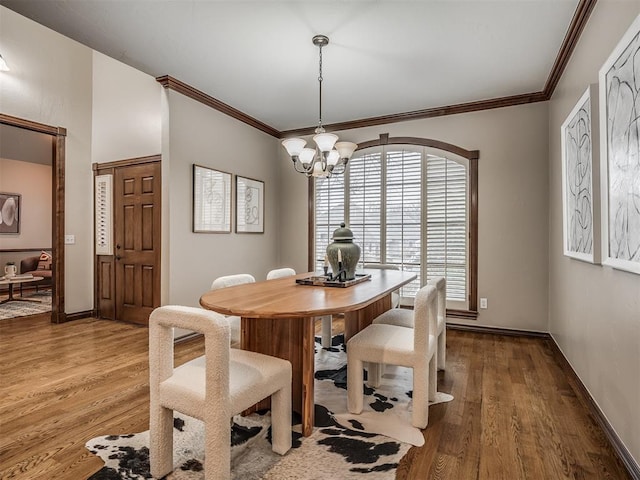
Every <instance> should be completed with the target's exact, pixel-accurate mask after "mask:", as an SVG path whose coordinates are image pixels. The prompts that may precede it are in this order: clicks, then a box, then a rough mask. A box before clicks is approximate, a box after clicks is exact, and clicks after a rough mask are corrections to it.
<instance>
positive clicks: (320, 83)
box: [318, 45, 322, 129]
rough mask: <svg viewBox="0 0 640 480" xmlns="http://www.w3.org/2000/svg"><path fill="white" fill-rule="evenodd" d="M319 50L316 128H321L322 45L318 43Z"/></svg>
mask: <svg viewBox="0 0 640 480" xmlns="http://www.w3.org/2000/svg"><path fill="white" fill-rule="evenodd" d="M319 50H320V54H319V55H320V60H319V62H318V67H319V68H318V70H319V73H318V85H319V90H320V95H319V96H318V99H319V106H318V112H319V117H318V128H319V129H322V45H319Z"/></svg>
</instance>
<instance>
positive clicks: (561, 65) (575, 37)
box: [156, 0, 598, 138]
mask: <svg viewBox="0 0 640 480" xmlns="http://www.w3.org/2000/svg"><path fill="white" fill-rule="evenodd" d="M597 1H598V0H580V2H579V3H578V6H577V7H576V11H575V13H574V14H573V18H572V19H571V23H570V25H569V28H568V29H567V33H566V34H565V37H564V40H563V41H562V45H561V46H560V50H559V51H558V55H557V56H556V60H555V62H554V64H553V67H552V68H551V72H550V73H549V76H548V77H547V82H546V83H545V86H544V89H543V90H541V91H539V92H531V93H523V94H519V95H511V96H507V97H498V98H492V99H488V100H480V101H476V102H467V103H459V104H456V105H445V106H442V107H434V108H425V109H422V110H414V111H411V112H403V113H395V114H391V115H382V116H379V117H369V118H362V119H359V120H350V121H346V122H340V123H332V124H329V125H324V128H325V129H326V130H327V131H329V132H330V131H340V130H351V129H354V128H364V127H372V126H377V125H386V124H390V123H398V122H407V121H409V120H420V119H424V118H434V117H442V116H446V115H456V114H459V113H470V112H477V111H481V110H491V109H494V108H503V107H512V106H515V105H524V104H527V103H537V102H546V101H547V100H550V99H551V97H552V96H553V92H554V90H555V88H556V86H557V85H558V82H559V81H560V78H561V77H562V73H563V72H564V69H565V67H566V66H567V63H569V59H570V58H571V55H572V53H573V51H574V50H575V47H576V45H577V44H578V41H579V40H580V35H581V34H582V31H583V30H584V27H585V26H586V24H587V21H588V20H589V17H590V15H591V12H592V11H593V8H594V7H595V5H596V3H597ZM156 80H157V81H158V82H159V83H160V84H162V86H163V87H165V88H169V89H171V90H175V91H176V92H179V93H182V94H183V95H186V96H187V97H189V98H192V99H193V100H196V101H198V102H200V103H203V104H204V105H207V106H209V107H211V108H213V109H215V110H218V111H220V112H222V113H224V114H226V115H229V116H230V117H232V118H235V119H236V120H240V121H241V122H243V123H246V124H247V125H250V126H252V127H254V128H257V129H258V130H261V131H263V132H265V133H267V134H269V135H271V136H273V137H276V138H286V137H293V136H304V135H312V134H313V133H314V132H315V128H316V127H315V126H313V127H303V128H298V129H294V130H284V131H279V130H278V129H276V128H273V127H271V126H269V125H267V124H266V123H263V122H261V121H260V120H257V119H255V118H253V117H251V116H249V115H247V114H246V113H243V112H241V111H240V110H237V109H235V108H233V107H232V106H230V105H227V104H226V103H223V102H221V101H220V100H217V99H216V98H214V97H212V96H210V95H208V94H206V93H204V92H201V91H200V90H198V89H196V88H194V87H192V86H190V85H188V84H186V83H184V82H181V81H180V80H177V79H175V78H173V77H171V76H169V75H163V76H161V77H157V78H156Z"/></svg>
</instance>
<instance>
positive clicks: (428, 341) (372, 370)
mask: <svg viewBox="0 0 640 480" xmlns="http://www.w3.org/2000/svg"><path fill="white" fill-rule="evenodd" d="M437 295H438V293H437V291H436V289H435V287H434V286H433V285H425V286H424V287H422V288H421V289H420V290H419V291H418V293H417V295H416V300H415V306H414V317H415V325H414V328H406V327H399V326H397V325H389V324H381V323H372V324H371V325H369V326H368V327H366V328H365V329H364V330H362V331H361V332H359V333H357V334H356V335H354V336H353V337H351V338H350V339H349V341H348V342H347V406H348V409H349V412H351V413H354V414H359V413H361V412H362V409H363V403H364V402H363V395H364V387H363V368H364V362H368V364H369V365H368V366H369V372H368V373H369V377H368V383H369V384H370V385H372V386H377V385H379V384H380V378H381V376H382V370H383V369H384V365H385V364H391V365H400V366H403V367H410V368H413V396H412V398H413V412H412V418H411V424H412V425H413V426H414V427H417V428H425V427H426V426H427V423H428V420H429V399H431V400H435V396H436V390H437V388H436V385H437V377H436V316H437V304H436V303H437Z"/></svg>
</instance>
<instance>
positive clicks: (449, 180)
mask: <svg viewBox="0 0 640 480" xmlns="http://www.w3.org/2000/svg"><path fill="white" fill-rule="evenodd" d="M443 147H444V148H443ZM477 159H478V152H477V151H467V150H463V149H460V148H459V147H456V146H454V145H448V144H445V143H442V142H438V141H433V140H429V139H413V138H401V139H393V138H391V139H389V138H388V137H385V136H382V137H381V139H380V140H379V141H377V142H376V141H373V142H365V143H364V144H361V146H360V148H359V149H358V150H357V151H356V152H355V153H354V155H353V158H352V159H351V160H350V161H349V167H348V169H347V172H346V173H345V174H344V175H336V176H334V177H331V178H316V179H315V182H314V183H315V185H314V188H313V189H312V190H313V192H314V193H313V194H312V202H310V203H312V204H313V214H314V215H313V217H311V218H313V220H312V222H313V225H312V230H313V235H312V239H313V247H312V249H311V250H310V251H311V252H313V258H312V262H311V265H310V266H311V268H312V269H314V270H320V269H321V266H322V264H323V261H324V254H325V250H326V247H327V245H328V244H329V243H330V242H331V235H332V233H333V230H335V229H336V228H337V227H338V226H339V224H340V223H341V222H343V221H344V222H346V223H347V224H348V225H349V228H351V230H353V232H354V237H355V242H356V243H358V245H360V247H361V249H362V254H361V258H360V261H361V262H362V263H384V264H391V265H397V266H398V267H399V268H401V269H402V270H406V271H411V272H415V273H416V274H417V276H418V277H417V279H416V280H415V281H414V282H412V283H410V284H408V285H406V286H405V287H404V288H403V289H402V301H403V303H405V304H411V303H412V301H413V297H414V296H415V294H416V292H417V291H418V289H419V288H420V287H421V286H423V285H424V284H425V283H426V282H427V281H428V280H429V279H430V278H431V277H433V276H446V278H447V305H448V307H449V311H448V315H450V316H461V317H465V318H469V317H471V318H475V315H474V312H475V311H476V310H477V303H476V296H477Z"/></svg>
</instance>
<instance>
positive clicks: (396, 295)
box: [363, 263, 400, 308]
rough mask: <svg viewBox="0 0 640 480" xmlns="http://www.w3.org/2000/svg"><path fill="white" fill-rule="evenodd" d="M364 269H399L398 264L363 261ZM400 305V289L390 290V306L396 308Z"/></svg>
mask: <svg viewBox="0 0 640 480" xmlns="http://www.w3.org/2000/svg"><path fill="white" fill-rule="evenodd" d="M363 268H364V269H373V270H400V267H399V266H398V265H391V264H388V263H365V264H364V265H363ZM399 306H400V290H395V291H393V292H391V308H398V307H399Z"/></svg>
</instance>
